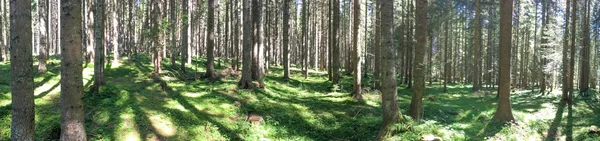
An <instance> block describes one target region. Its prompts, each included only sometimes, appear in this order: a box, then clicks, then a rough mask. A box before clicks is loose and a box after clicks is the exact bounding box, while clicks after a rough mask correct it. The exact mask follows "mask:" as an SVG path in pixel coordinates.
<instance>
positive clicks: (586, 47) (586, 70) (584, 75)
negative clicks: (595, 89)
mask: <svg viewBox="0 0 600 141" xmlns="http://www.w3.org/2000/svg"><path fill="white" fill-rule="evenodd" d="M589 1H590V0H585V1H584V6H583V15H582V17H583V19H582V20H583V21H582V24H583V25H582V28H583V29H582V30H583V34H582V35H583V42H582V43H581V44H582V48H581V51H580V52H579V53H580V56H581V61H580V65H579V67H580V69H579V71H580V72H579V75H580V77H579V91H580V92H584V93H585V92H587V91H588V89H589V88H590V42H589V41H590V29H589V25H590V24H589V23H588V21H589V19H590V18H589V17H588V8H587V7H589V5H590V4H588V2H589Z"/></svg>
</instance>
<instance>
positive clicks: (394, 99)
mask: <svg viewBox="0 0 600 141" xmlns="http://www.w3.org/2000/svg"><path fill="white" fill-rule="evenodd" d="M379 2H381V3H378V4H380V6H381V19H380V20H381V29H382V30H381V31H382V32H381V37H382V39H383V40H382V42H381V49H382V51H381V53H382V54H381V55H382V64H381V66H382V69H381V71H382V72H381V80H382V83H381V84H382V85H381V90H382V91H381V92H382V97H381V100H382V103H381V105H382V106H381V107H382V109H383V115H382V117H383V123H382V125H381V128H380V129H379V133H378V134H377V139H376V140H384V139H385V137H386V136H388V135H389V134H390V127H391V126H392V125H393V124H395V123H397V122H399V121H401V120H403V119H402V114H401V113H400V111H399V109H398V91H397V90H398V88H397V85H396V67H395V64H396V54H395V47H394V39H393V36H392V35H393V27H394V26H393V24H394V6H393V3H394V1H393V0H380V1H379Z"/></svg>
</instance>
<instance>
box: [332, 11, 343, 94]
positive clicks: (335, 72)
mask: <svg viewBox="0 0 600 141" xmlns="http://www.w3.org/2000/svg"><path fill="white" fill-rule="evenodd" d="M332 4H333V29H332V31H331V32H332V35H331V36H332V40H330V41H331V44H332V46H333V47H332V52H331V54H332V58H331V59H332V68H331V69H332V70H331V73H332V84H333V85H337V84H338V83H339V82H340V70H339V69H340V61H341V58H340V46H339V43H338V41H337V40H338V38H337V32H338V29H339V26H340V1H339V0H333V3H332Z"/></svg>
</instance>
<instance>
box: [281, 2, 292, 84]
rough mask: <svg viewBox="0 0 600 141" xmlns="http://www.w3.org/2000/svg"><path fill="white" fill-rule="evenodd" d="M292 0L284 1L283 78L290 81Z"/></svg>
mask: <svg viewBox="0 0 600 141" xmlns="http://www.w3.org/2000/svg"><path fill="white" fill-rule="evenodd" d="M289 8H290V0H283V29H282V30H283V78H284V79H290V61H289V60H290V59H289V58H290V51H289V50H290V45H289V42H290V41H289V40H290V39H289V38H290V37H289V33H288V32H289V29H290V10H289Z"/></svg>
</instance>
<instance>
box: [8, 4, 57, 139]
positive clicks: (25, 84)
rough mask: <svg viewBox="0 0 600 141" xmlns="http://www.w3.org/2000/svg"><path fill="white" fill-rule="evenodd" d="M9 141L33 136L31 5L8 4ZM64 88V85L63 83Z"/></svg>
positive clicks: (32, 137)
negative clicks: (10, 110) (10, 105)
mask: <svg viewBox="0 0 600 141" xmlns="http://www.w3.org/2000/svg"><path fill="white" fill-rule="evenodd" d="M10 14H11V16H10V22H11V23H10V24H11V26H10V39H11V40H10V42H11V43H10V45H11V47H10V54H11V55H10V57H11V58H10V60H11V63H10V70H11V71H10V76H11V83H10V89H11V91H12V92H11V96H12V118H11V119H12V121H11V126H10V127H11V128H10V130H11V134H10V138H11V140H26V141H32V140H33V139H34V132H35V104H34V102H33V100H34V98H33V89H34V87H33V77H34V74H33V70H32V68H33V57H32V46H31V42H32V34H33V33H32V32H33V31H32V30H31V22H32V17H31V2H30V1H23V0H20V1H19V0H13V1H10ZM63 84H64V83H63Z"/></svg>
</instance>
